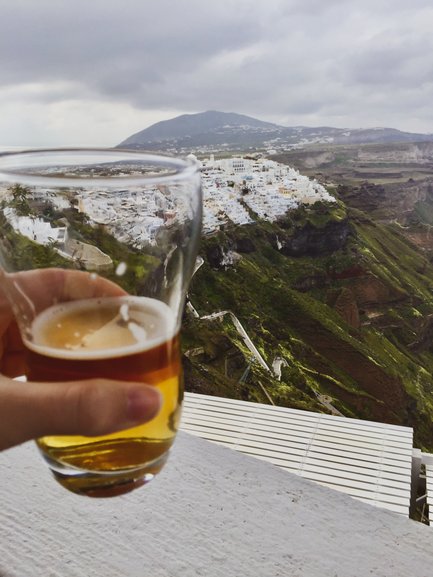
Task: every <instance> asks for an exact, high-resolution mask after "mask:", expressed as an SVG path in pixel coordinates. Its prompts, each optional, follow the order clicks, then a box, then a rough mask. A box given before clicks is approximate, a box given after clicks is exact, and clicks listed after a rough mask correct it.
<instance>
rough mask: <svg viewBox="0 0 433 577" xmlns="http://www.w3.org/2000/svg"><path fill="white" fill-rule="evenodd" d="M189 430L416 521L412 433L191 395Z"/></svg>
mask: <svg viewBox="0 0 433 577" xmlns="http://www.w3.org/2000/svg"><path fill="white" fill-rule="evenodd" d="M181 428H182V429H183V430H185V431H187V432H189V433H191V434H193V435H196V436H199V437H202V438H204V439H207V440H209V441H211V442H214V443H218V444H222V445H225V446H227V447H230V448H232V449H235V450H237V451H239V452H242V453H245V454H248V455H252V456H254V457H256V458H258V459H260V460H262V461H267V462H269V463H271V464H273V465H276V466H279V467H281V468H283V469H286V470H288V471H291V472H293V473H296V474H298V475H300V476H302V477H304V478H307V479H310V480H312V481H314V482H317V483H319V484H322V485H326V486H328V487H331V488H334V489H337V490H339V491H342V492H345V493H348V494H350V495H351V496H352V497H354V498H359V499H361V500H367V501H369V502H374V503H375V504H376V505H380V506H384V507H385V508H388V509H391V510H395V511H397V512H399V513H401V514H405V515H407V514H408V511H409V502H410V488H411V469H412V437H413V431H412V429H410V428H408V427H401V426H396V425H387V424H383V423H377V422H373V421H362V420H360V419H346V418H345V417H334V416H332V415H323V414H321V413H312V412H310V411H299V410H296V409H287V408H285V407H274V406H271V405H263V404H256V403H250V402H247V401H237V400H233V399H223V398H219V397H211V396H207V395H196V394H192V393H187V394H186V398H185V403H184V410H183V417H182V425H181ZM432 479H433V475H432ZM432 484H433V481H432ZM432 495H433V491H432Z"/></svg>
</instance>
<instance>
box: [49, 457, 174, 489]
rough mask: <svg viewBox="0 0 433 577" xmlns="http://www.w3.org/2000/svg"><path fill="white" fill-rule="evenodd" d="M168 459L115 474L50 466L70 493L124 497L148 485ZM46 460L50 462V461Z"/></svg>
mask: <svg viewBox="0 0 433 577" xmlns="http://www.w3.org/2000/svg"><path fill="white" fill-rule="evenodd" d="M167 459H168V452H167V453H165V454H164V455H162V456H161V457H160V458H159V459H157V460H156V461H154V462H152V463H151V464H149V465H147V466H145V467H142V468H140V469H134V470H129V471H128V470H123V471H116V472H115V473H114V472H110V473H102V472H101V473H98V472H95V471H80V470H79V469H75V468H68V467H67V466H65V465H63V464H59V463H55V464H54V463H53V462H49V463H48V465H49V467H50V470H51V473H52V474H53V476H54V478H55V479H56V481H57V482H58V483H60V485H62V487H64V488H65V489H68V491H71V492H72V493H76V494H77V495H84V496H86V497H94V498H101V497H102V498H105V497H117V496H118V495H124V494H125V493H129V492H131V491H134V489H138V488H139V487H142V486H143V485H146V484H147V483H149V482H150V481H151V480H152V479H153V478H154V477H155V475H157V474H158V473H159V471H160V470H161V469H162V467H163V466H164V464H165V462H166V461H167ZM46 460H47V461H48V459H46ZM53 465H54V466H53Z"/></svg>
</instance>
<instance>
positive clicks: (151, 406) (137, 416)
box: [126, 386, 162, 423]
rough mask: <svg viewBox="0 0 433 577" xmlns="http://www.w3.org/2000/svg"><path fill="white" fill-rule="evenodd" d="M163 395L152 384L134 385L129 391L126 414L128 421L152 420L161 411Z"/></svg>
mask: <svg viewBox="0 0 433 577" xmlns="http://www.w3.org/2000/svg"><path fill="white" fill-rule="evenodd" d="M161 404H162V395H161V393H160V392H159V391H158V390H157V389H154V388H153V387H151V386H145V387H134V388H133V389H130V390H129V391H128V402H127V407H126V416H127V419H128V421H131V422H137V423H138V422H142V421H150V419H153V417H156V415H157V414H158V413H159V410H160V408H161Z"/></svg>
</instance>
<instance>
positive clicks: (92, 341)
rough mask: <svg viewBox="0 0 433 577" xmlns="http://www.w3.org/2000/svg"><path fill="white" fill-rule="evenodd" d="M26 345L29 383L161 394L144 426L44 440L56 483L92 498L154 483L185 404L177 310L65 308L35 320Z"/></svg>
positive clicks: (114, 305)
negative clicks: (138, 385)
mask: <svg viewBox="0 0 433 577" xmlns="http://www.w3.org/2000/svg"><path fill="white" fill-rule="evenodd" d="M25 344H26V347H27V349H28V373H27V376H28V378H29V380H32V381H71V380H77V379H80V380H81V379H89V378H94V377H105V378H109V379H116V380H124V381H138V382H140V381H141V382H143V383H147V384H150V385H153V386H155V387H157V388H158V390H159V391H160V392H161V394H162V396H163V404H162V408H161V411H160V413H159V414H158V415H157V416H156V417H155V418H154V419H152V420H151V421H150V422H148V423H145V424H143V425H140V426H138V427H134V428H131V429H128V430H124V431H120V432H117V433H113V434H110V435H104V436H101V437H81V436H47V437H43V438H41V439H38V441H37V443H38V446H39V448H40V450H41V451H42V454H43V455H44V457H45V459H46V460H47V462H48V464H49V465H50V467H51V469H52V471H53V473H54V475H55V477H56V478H57V480H58V481H59V482H60V483H61V484H62V485H64V486H65V487H66V488H68V489H70V490H72V491H74V492H78V493H84V494H89V495H91V496H109V495H117V494H120V493H124V492H127V491H129V490H131V489H133V488H135V487H136V486H139V485H141V484H143V483H145V482H146V481H147V480H150V478H152V477H153V475H154V474H155V473H157V472H158V470H159V469H160V468H161V467H162V466H163V464H164V462H165V460H166V458H167V452H168V450H169V448H170V446H171V444H172V443H173V441H174V437H175V435H176V432H177V428H178V421H179V417H180V406H181V401H182V390H181V386H180V355H179V337H178V334H177V331H176V326H175V320H174V316H173V313H172V311H171V309H170V308H169V307H168V306H167V305H165V304H164V303H162V302H161V301H158V300H155V299H150V298H144V297H130V296H125V297H111V298H100V299H98V298H97V299H88V300H79V301H73V302H68V303H60V304H57V305H54V306H52V307H50V308H49V309H47V310H45V311H43V312H42V313H41V314H40V315H38V316H37V317H36V319H35V320H34V322H33V324H32V327H31V330H30V332H29V338H28V339H26V342H25Z"/></svg>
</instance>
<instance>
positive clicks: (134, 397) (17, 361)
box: [0, 269, 161, 450]
mask: <svg viewBox="0 0 433 577" xmlns="http://www.w3.org/2000/svg"><path fill="white" fill-rule="evenodd" d="M23 293H24V294H25V295H26V298H24V299H23V298H22V294H23ZM122 294H124V292H123V291H122V290H121V289H120V288H119V287H118V286H117V285H115V284H113V283H111V282H110V281H107V280H106V279H103V278H102V277H99V276H95V275H90V274H89V273H85V272H81V271H64V270H60V269H42V270H34V271H29V272H22V273H16V274H13V275H6V274H4V275H3V276H1V277H0V372H1V374H0V450H3V449H7V448H9V447H13V446H14V445H18V444H20V443H23V442H24V441H28V440H30V439H34V438H37V437H41V436H44V435H75V434H79V435H86V436H94V435H104V434H108V433H112V432H115V431H119V430H121V429H126V428H129V427H133V426H135V425H138V424H140V423H143V422H146V421H149V420H150V419H152V418H153V417H155V416H156V414H157V413H158V411H159V409H160V403H161V399H160V395H159V393H158V391H157V390H155V389H154V388H153V387H151V386H148V385H143V384H142V383H134V382H117V381H111V380H107V379H92V380H85V381H84V380H83V381H72V382H62V383H40V382H38V383H35V382H22V381H15V380H13V378H14V377H17V376H20V375H22V374H23V373H24V372H25V354H24V352H25V350H24V346H23V342H22V340H21V336H20V331H19V329H18V326H17V323H16V322H15V319H14V314H13V312H12V309H11V306H10V304H9V303H10V302H20V303H22V305H21V306H22V307H23V310H22V312H24V313H25V314H28V315H31V316H34V315H35V313H37V312H39V311H40V310H44V309H45V308H46V307H47V306H50V305H51V304H54V303H56V302H62V301H69V300H76V299H81V298H82V299H84V298H92V297H97V296H120V295H122ZM20 295H21V296H20ZM8 297H9V298H8Z"/></svg>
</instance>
